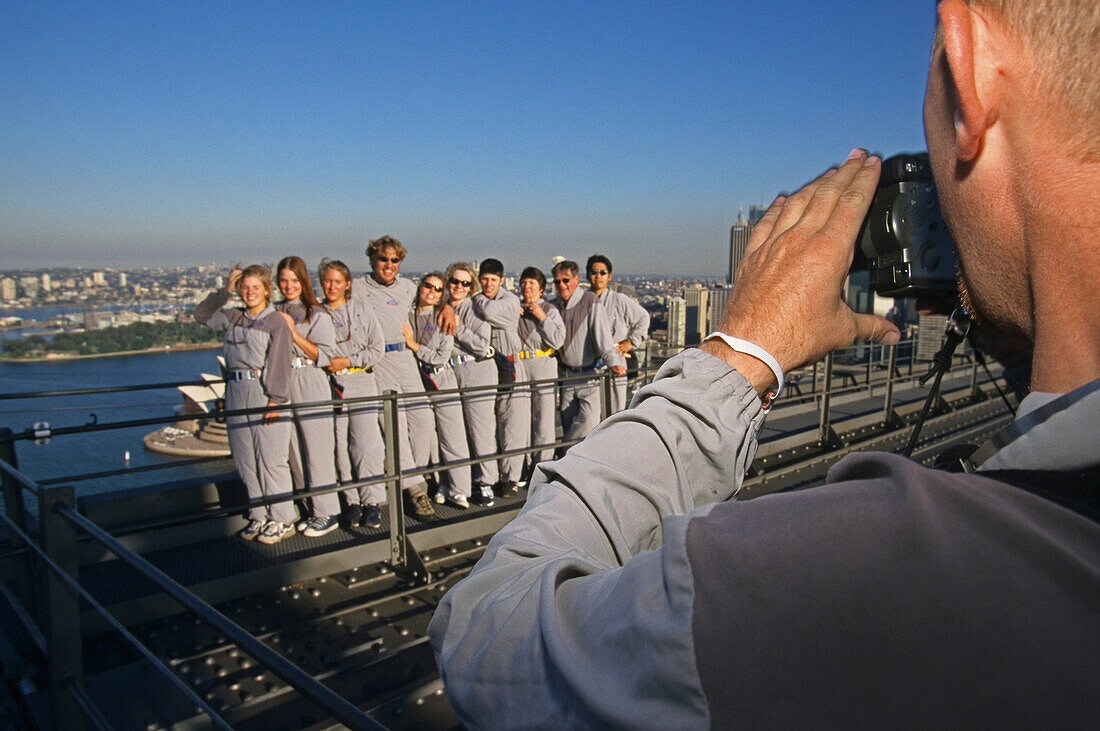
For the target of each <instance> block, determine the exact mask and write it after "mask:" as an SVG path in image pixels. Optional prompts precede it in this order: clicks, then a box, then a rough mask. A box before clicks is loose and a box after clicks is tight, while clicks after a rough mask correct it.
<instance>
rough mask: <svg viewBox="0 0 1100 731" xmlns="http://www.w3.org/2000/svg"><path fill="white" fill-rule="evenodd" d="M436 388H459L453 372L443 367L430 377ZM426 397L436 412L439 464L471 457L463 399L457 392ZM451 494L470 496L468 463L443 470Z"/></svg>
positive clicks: (442, 464)
mask: <svg viewBox="0 0 1100 731" xmlns="http://www.w3.org/2000/svg"><path fill="white" fill-rule="evenodd" d="M432 380H433V381H435V383H436V385H437V386H439V390H441V391H447V390H450V389H453V388H458V380H457V379H456V378H455V374H454V371H453V370H452V369H451V368H449V367H448V368H446V369H444V370H442V371H440V372H439V373H436V374H434V375H433V376H432ZM428 400H429V402H430V403H431V405H432V412H433V413H434V414H435V433H436V436H437V437H438V441H439V456H440V466H442V467H445V466H446V465H447V464H448V463H451V462H458V461H461V460H464V459H469V458H470V448H469V446H468V445H467V444H466V423H465V421H464V420H463V418H462V398H461V397H460V396H459V395H458V394H457V393H451V394H436V393H432V394H429V396H428ZM445 474H446V475H447V479H448V480H449V481H450V485H451V490H453V491H454V492H453V493H452V494H458V495H464V496H465V497H470V466H469V465H466V466H465V467H454V468H451V469H446V470H445Z"/></svg>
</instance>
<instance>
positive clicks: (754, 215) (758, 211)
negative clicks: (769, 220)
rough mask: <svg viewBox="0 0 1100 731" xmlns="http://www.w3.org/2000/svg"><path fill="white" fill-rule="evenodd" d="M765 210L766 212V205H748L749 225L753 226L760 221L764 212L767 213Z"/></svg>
mask: <svg viewBox="0 0 1100 731" xmlns="http://www.w3.org/2000/svg"><path fill="white" fill-rule="evenodd" d="M767 212H768V207H767V206H757V205H752V206H749V225H750V226H755V225H756V224H757V223H758V222H759V221H760V219H761V218H763V217H764V214H765V213H767Z"/></svg>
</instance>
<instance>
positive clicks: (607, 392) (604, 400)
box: [600, 368, 612, 421]
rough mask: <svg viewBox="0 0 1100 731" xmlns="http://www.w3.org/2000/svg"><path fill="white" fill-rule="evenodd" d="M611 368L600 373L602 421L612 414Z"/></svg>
mask: <svg viewBox="0 0 1100 731" xmlns="http://www.w3.org/2000/svg"><path fill="white" fill-rule="evenodd" d="M611 386H612V381H611V369H610V368H607V369H605V370H604V371H603V372H602V373H600V421H603V420H604V419H606V418H607V417H609V416H611Z"/></svg>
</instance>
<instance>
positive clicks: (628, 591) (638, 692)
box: [429, 350, 764, 728]
mask: <svg viewBox="0 0 1100 731" xmlns="http://www.w3.org/2000/svg"><path fill="white" fill-rule="evenodd" d="M634 403H635V405H634V406H633V407H632V408H630V409H627V410H625V411H622V412H620V413H618V414H616V415H614V416H612V417H611V418H610V419H608V420H606V421H604V422H603V423H602V424H601V425H600V426H598V427H597V428H596V429H595V430H594V431H593V432H592V434H590V435H589V437H588V438H587V439H586V440H585V441H584V442H582V443H580V444H578V445H576V446H574V447H572V448H571V449H570V450H569V451H568V452H567V453H566V456H565V457H564V458H563V459H561V460H558V461H556V462H550V463H543V464H542V465H541V466H540V467H539V468H538V469H537V470H536V472H535V478H534V483H536V484H535V485H534V487H533V488H532V492H531V495H530V496H529V497H528V501H527V504H526V505H525V506H524V508H523V510H522V511H521V512H520V514H519V515H518V516H517V517H516V518H515V519H514V520H512V521H511V522H510V523H509V524H508V525H506V526H505V527H504V528H503V529H501V530H500V532H498V533H497V534H496V535H495V536H494V537H493V539H492V540H491V541H490V543H489V546H488V548H487V549H486V552H485V555H484V556H483V557H482V559H481V560H480V561H479V562H478V564H477V566H476V567H475V568H474V570H473V571H472V572H471V574H470V575H469V576H468V577H467V578H466V579H464V580H462V581H461V582H459V583H458V584H457V585H456V586H455V587H454V588H453V589H451V591H450V592H448V593H447V595H446V596H445V597H444V598H443V601H442V602H441V603H440V606H439V609H438V610H437V611H436V613H435V616H434V618H433V619H432V622H431V625H430V626H429V636H430V638H431V641H432V645H433V647H434V648H435V651H436V654H437V657H438V660H439V663H440V668H441V672H442V674H443V678H444V681H445V682H446V684H447V691H448V696H449V697H450V699H451V702H452V704H453V705H454V707H455V709H456V710H457V712H458V715H459V718H460V719H461V720H462V721H463V722H464V723H466V724H468V725H470V726H471V727H481V726H484V727H498V726H510V727H528V726H530V727H545V728H551V727H553V728H561V727H575V726H597V725H601V724H606V725H613V726H622V727H633V728H669V727H685V726H691V727H700V726H705V725H707V724H708V722H709V721H708V718H707V709H706V702H705V700H704V698H703V695H702V690H701V686H700V684H699V679H698V675H697V672H696V670H695V662H694V649H693V644H692V635H691V626H690V617H691V605H692V595H693V588H692V579H691V571H690V566H689V565H688V564H687V557H686V550H685V547H684V536H685V534H686V530H687V529H686V525H687V522H688V518H686V517H678V516H685V515H686V514H688V513H691V512H692V511H694V510H695V509H696V508H697V507H698V506H700V505H705V504H707V503H712V502H714V501H718V500H725V499H727V498H729V497H730V496H731V495H733V494H734V493H735V492H736V491H737V490H738V489H739V487H740V485H741V481H742V477H743V475H744V471H745V468H746V466H747V465H748V464H749V463H750V462H751V460H752V458H753V456H754V455H755V453H756V433H757V431H758V430H759V428H760V426H761V424H762V422H763V418H764V413H763V411H762V409H761V407H760V400H759V398H758V397H757V395H756V393H755V392H754V391H753V390H752V387H751V386H750V385H749V383H748V382H747V381H746V380H745V379H744V378H742V377H741V376H740V375H739V374H738V373H737V372H736V371H734V370H732V369H730V368H729V367H728V366H727V365H726V364H725V363H724V362H723V361H721V360H719V359H718V358H714V357H713V356H710V355H708V354H706V353H703V352H702V351H699V350H689V351H686V352H685V353H683V354H681V355H679V356H677V357H676V358H673V359H671V360H669V361H668V362H667V363H666V364H665V365H664V366H663V367H662V368H661V371H660V373H658V376H657V379H656V380H655V381H654V382H653V383H652V384H650V385H648V386H646V387H644V388H643V389H641V390H640V391H639V392H638V395H637V396H636V398H635V402H634ZM624 447H627V448H624ZM705 509H706V508H704V510H705ZM662 521H664V526H663V528H662Z"/></svg>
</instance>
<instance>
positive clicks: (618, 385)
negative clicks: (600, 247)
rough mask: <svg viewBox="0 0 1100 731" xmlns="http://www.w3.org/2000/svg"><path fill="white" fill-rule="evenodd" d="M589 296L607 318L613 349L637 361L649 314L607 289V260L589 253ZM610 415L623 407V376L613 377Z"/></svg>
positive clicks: (608, 282) (624, 383) (636, 303)
mask: <svg viewBox="0 0 1100 731" xmlns="http://www.w3.org/2000/svg"><path fill="white" fill-rule="evenodd" d="M585 270H586V272H587V274H588V283H589V284H590V285H591V286H592V290H591V291H592V293H593V294H594V295H596V296H597V297H599V298H600V304H601V305H603V306H604V309H605V310H607V313H608V315H609V316H610V318H611V339H612V340H614V341H615V350H617V351H619V353H620V354H621V355H622V356H623V357H624V358H626V359H627V360H631V359H634V360H635V362H637V359H636V357H635V355H634V350H635V349H636V348H640V347H642V345H644V344H645V340H646V337H647V336H648V335H649V313H648V312H646V311H645V308H644V307H642V306H641V305H640V304H638V302H637V301H636V300H635V299H634V298H633V297H628V296H627V295H625V294H623V293H622V292H616V291H615V290H613V289H611V260H610V259H608V258H607V257H606V256H604V255H603V254H593V255H592V256H590V257H588V263H587V264H585ZM612 386H613V388H612V391H611V413H613V414H614V413H615V412H616V411H622V410H623V409H625V408H626V403H627V402H626V377H625V376H616V377H615V379H614V381H613V382H612Z"/></svg>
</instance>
